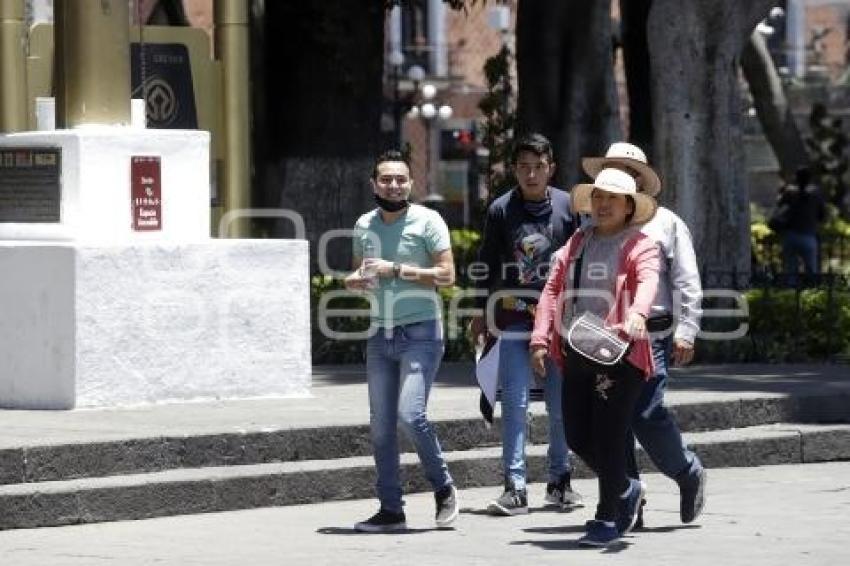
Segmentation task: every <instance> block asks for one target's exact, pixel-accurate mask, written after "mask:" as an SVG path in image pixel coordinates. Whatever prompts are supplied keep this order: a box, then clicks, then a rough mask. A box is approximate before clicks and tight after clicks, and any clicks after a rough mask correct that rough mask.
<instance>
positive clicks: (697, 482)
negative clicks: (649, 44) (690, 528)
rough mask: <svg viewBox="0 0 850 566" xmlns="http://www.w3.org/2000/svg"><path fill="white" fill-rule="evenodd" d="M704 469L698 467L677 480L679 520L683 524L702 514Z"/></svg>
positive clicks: (705, 476) (705, 477)
mask: <svg viewBox="0 0 850 566" xmlns="http://www.w3.org/2000/svg"><path fill="white" fill-rule="evenodd" d="M707 479H708V478H707V474H706V473H705V469H704V468H702V467H700V468H698V469H697V471H696V472H694V473H690V472H688V474H687V475H686V476H685V477H684V478H682V479H681V480H679V495H680V499H679V518H681V519H682V522H683V523H691V522H693V521H695V520H696V518H697V517H699V516H700V513H702V509H703V507H704V506H705V482H706V480H707Z"/></svg>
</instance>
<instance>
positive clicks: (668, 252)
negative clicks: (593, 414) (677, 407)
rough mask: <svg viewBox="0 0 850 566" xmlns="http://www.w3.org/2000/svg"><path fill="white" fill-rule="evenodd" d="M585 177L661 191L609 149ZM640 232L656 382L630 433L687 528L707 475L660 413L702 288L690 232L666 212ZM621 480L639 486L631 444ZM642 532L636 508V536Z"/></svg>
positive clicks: (629, 147) (634, 157)
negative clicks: (650, 298)
mask: <svg viewBox="0 0 850 566" xmlns="http://www.w3.org/2000/svg"><path fill="white" fill-rule="evenodd" d="M582 167H583V169H584V171H585V172H586V173H587V174H588V175H590V176H591V177H595V175H596V174H598V173H599V171H601V170H602V169H605V168H609V167H615V168H618V169H620V170H622V171H625V172H626V173H629V174H630V175H632V177H634V178H635V181H636V183H637V186H638V191H639V192H645V193H647V194H649V195H650V196H655V195H657V194H658V193H659V192H660V191H661V181H660V179H659V177H658V174H657V173H656V172H655V171H654V170H653V169H652V168H651V167H650V166H649V164H648V163H647V159H646V155H645V154H644V152H643V151H642V150H641V149H640V148H639V147H637V146H635V145H633V144H629V143H625V142H617V143H614V144H611V146H610V147H609V148H608V151H607V152H606V154H605V157H591V158H585V159H583V160H582ZM641 231H642V232H643V233H645V234H646V235H648V236H650V237H652V238H653V239H654V240H655V241H656V242H657V243H658V245H659V248H660V251H661V257H662V260H663V261H662V265H661V273H660V277H659V285H658V293H657V295H656V298H655V301H654V303H653V307H652V314H651V315H650V318H649V320H648V321H647V328H648V329H649V331H650V332H652V337H653V340H652V353H653V357H654V361H655V375H654V376H653V377H652V378H651V379H650V380H649V381H648V382H647V383H646V385H645V386H644V389H643V391H642V392H641V395H640V397H639V399H638V402H637V405H636V407H635V415H634V418H633V420H632V431H633V433H634V436H635V437H636V438H637V440H638V441H639V442H640V444H641V446H642V447H643V449H644V450H645V451H646V453H647V454H648V455H649V457H650V458H651V459H652V461H653V463H654V464H655V466H656V467H657V468H658V469H659V470H660V471H661V472H662V473H664V475H666V476H667V477H669V478H671V479H672V480H674V481H675V482H676V483H677V484H678V486H679V493H680V505H679V515H680V519H681V520H682V522H683V523H690V522H693V521H694V520H695V519H696V518H697V517H698V516H699V515H700V513H702V510H703V507H704V505H705V484H706V472H705V468H704V467H703V465H702V462H701V461H700V459H699V457H697V455H696V454H695V453H694V452H693V451H692V450H690V449H689V448H688V446H687V445H686V444H685V443H684V441H683V440H682V434H681V432H680V431H679V427H678V425H677V424H676V421H675V419H674V418H673V416H672V415H671V414H670V412H669V411H668V410H667V408H666V407H665V405H664V390H665V388H666V385H667V376H668V368H669V364H670V361H671V360H672V361H673V363H674V364H675V365H677V366H682V365H686V364H688V363H690V362H691V360H692V359H693V357H694V341H695V339H696V335H697V334H698V333H699V330H700V319H701V317H702V307H701V303H702V285H701V283H700V276H699V269H698V267H697V260H696V254H695V252H694V246H693V241H692V239H691V233H690V230H688V227H687V225H686V224H685V222H684V221H683V220H682V219H681V218H679V217H678V216H677V215H676V214H675V213H674V212H673V211H671V210H669V209H667V208H664V207H662V206H659V207H658V211H657V212H656V214H655V217H654V218H653V219H652V220H650V221H649V222H647V223H646V224H645V225H644V226H643V227H642V228H641ZM627 462H628V474H629V476H630V477H633V478H635V479H637V478H638V469H637V462H636V460H635V454H634V441H631V442H629V443H628V444H627ZM642 526H643V504H642V505H641V511H640V513H639V515H638V520H637V524H636V526H635V528H641V527H642Z"/></svg>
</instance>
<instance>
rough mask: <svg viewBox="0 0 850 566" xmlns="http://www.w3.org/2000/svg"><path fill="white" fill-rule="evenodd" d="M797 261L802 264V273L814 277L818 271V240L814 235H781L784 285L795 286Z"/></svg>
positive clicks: (791, 233) (794, 233) (786, 233)
mask: <svg viewBox="0 0 850 566" xmlns="http://www.w3.org/2000/svg"><path fill="white" fill-rule="evenodd" d="M799 260H802V262H803V273H805V274H806V275H814V274H815V273H817V272H818V271H819V270H818V239H817V236H815V235H814V234H803V233H801V232H790V231H789V232H785V233H784V234H783V235H782V264H783V268H784V269H785V277H786V284H787V285H790V286H792V287H793V286H796V285H797V282H798V275H797V273H798V271H799Z"/></svg>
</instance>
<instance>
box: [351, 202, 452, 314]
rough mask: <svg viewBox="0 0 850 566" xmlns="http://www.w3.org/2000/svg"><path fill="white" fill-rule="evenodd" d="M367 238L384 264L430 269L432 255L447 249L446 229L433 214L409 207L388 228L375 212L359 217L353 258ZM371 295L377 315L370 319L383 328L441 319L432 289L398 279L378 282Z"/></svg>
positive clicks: (437, 215) (428, 210) (424, 209)
mask: <svg viewBox="0 0 850 566" xmlns="http://www.w3.org/2000/svg"><path fill="white" fill-rule="evenodd" d="M370 238H371V242H372V246H373V248H374V256H375V257H380V258H381V259H385V260H387V261H392V262H398V263H403V264H405V265H415V266H417V267H424V268H428V267H433V266H434V261H433V259H432V257H433V255H434V254H436V253H439V252H442V251H444V250H447V249H449V248H450V247H451V240H450V238H449V228H448V227H447V226H446V223H445V221H443V218H442V217H441V216H440V215H439V214H438V213H437V212H436V211H434V210H431V209H430V208H426V207H424V206H421V205H418V204H411V205H410V206H409V207H408V209H407V213H406V214H404V215H403V216H401V217H400V218H399V219H398V220H396V221H395V222H393V223H392V224H387V223H385V222H384V221H383V219H382V218H381V215H380V213H379V212H378V209H375V210H373V211H371V212H367V213H366V214H364V215H363V216H361V217H360V218H359V219H358V220H357V223H356V224H355V225H354V240H353V241H354V256H355V257H359V258H362V257H363V250H364V249H365V248H366V245H367V244H366V242H367V241H369V240H370ZM378 282H379V284H378V287H377V288H376V289H375V290H374V291H372V293H373V294H374V297H375V299H376V304H377V312H375V311H374V309H373V316H372V319H373V321H374V322H375V324H377V325H378V326H380V327H383V328H387V327H393V326H399V325H402V324H411V323H413V322H421V321H423V320H439V319H440V318H442V309H441V307H440V296H439V294H438V293H437V291H436V289H434V288H429V287H425V286H423V285H421V284H419V283H414V282H413V281H408V280H405V279H402V278H400V277H397V278H394V279H393V278H379V279H378Z"/></svg>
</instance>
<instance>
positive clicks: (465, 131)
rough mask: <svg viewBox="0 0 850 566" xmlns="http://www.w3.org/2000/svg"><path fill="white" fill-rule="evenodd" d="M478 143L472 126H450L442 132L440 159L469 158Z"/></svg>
mask: <svg viewBox="0 0 850 566" xmlns="http://www.w3.org/2000/svg"><path fill="white" fill-rule="evenodd" d="M477 146H478V143H477V141H476V139H475V130H473V129H472V128H450V129H445V130H442V131H441V132H440V159H469V158H470V157H472V156H474V155H475V148H476V147H477Z"/></svg>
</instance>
